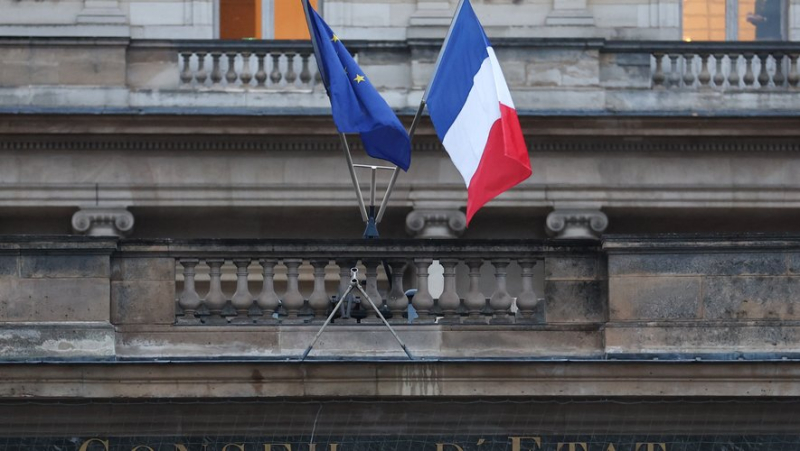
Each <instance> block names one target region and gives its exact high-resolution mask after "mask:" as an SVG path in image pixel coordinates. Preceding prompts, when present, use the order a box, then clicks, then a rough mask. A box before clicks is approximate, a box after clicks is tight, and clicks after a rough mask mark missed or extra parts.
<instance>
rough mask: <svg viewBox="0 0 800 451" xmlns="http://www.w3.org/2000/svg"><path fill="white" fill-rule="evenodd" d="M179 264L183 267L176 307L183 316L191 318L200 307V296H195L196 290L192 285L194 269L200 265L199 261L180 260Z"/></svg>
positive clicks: (194, 259)
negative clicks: (177, 306) (181, 310)
mask: <svg viewBox="0 0 800 451" xmlns="http://www.w3.org/2000/svg"><path fill="white" fill-rule="evenodd" d="M180 262H181V266H183V292H182V293H181V296H180V297H179V298H178V305H180V306H181V309H183V313H184V315H186V316H192V315H194V314H195V312H196V311H197V309H198V308H199V307H200V295H199V294H197V288H196V287H195V285H194V275H195V269H194V268H195V266H197V264H198V263H200V260H198V259H196V258H182V259H180Z"/></svg>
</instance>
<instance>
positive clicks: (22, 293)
mask: <svg viewBox="0 0 800 451" xmlns="http://www.w3.org/2000/svg"><path fill="white" fill-rule="evenodd" d="M434 259H436V260H437V261H438V262H439V264H440V265H441V266H442V267H443V268H444V271H443V274H442V279H443V281H442V284H441V286H440V287H439V289H436V287H435V284H433V283H432V278H433V275H432V274H430V273H429V270H428V268H429V267H430V265H431V262H432V261H433V260H434ZM384 261H385V262H386V264H387V266H388V267H389V268H390V271H391V274H392V277H391V280H392V286H391V287H389V286H388V281H387V280H385V278H384V277H383V275H382V271H381V270H380V269H379V268H382V267H383V264H382V263H383V262H384ZM357 262H361V264H360V265H359V266H361V267H362V268H364V273H365V274H366V277H364V278H359V279H360V280H363V281H364V282H365V284H364V290H365V291H366V292H367V293H368V294H369V296H370V298H374V300H375V302H376V303H378V304H379V305H380V306H381V311H382V313H384V314H385V315H386V316H388V317H389V321H391V322H393V323H394V328H395V329H396V330H397V333H398V335H399V336H400V337H401V338H402V339H403V340H404V342H405V343H406V344H407V346H408V349H409V350H410V351H411V352H412V353H413V354H414V355H415V356H418V357H420V358H445V359H446V358H525V359H531V358H545V359H554V358H571V359H572V358H575V359H589V360H592V359H608V358H617V359H651V358H658V359H696V358H701V359H731V358H744V359H750V358H775V359H781V358H793V359H794V358H797V349H798V345H799V344H800V329H799V328H798V321H800V314H799V313H798V311H800V309H798V308H797V307H796V304H797V302H796V299H795V296H794V293H795V292H796V291H797V290H796V288H797V285H798V283H800V269H799V268H800V265H798V262H800V239H798V238H797V237H796V236H788V235H772V236H770V235H736V236H726V235H706V236H698V235H651V236H646V235H641V236H622V235H618V236H613V235H612V236H604V237H602V240H601V242H600V243H598V242H597V241H593V240H571V241H555V240H553V241H550V240H544V241H542V240H509V241H503V240H486V241H474V240H464V241H460V240H396V241H395V240H376V241H369V240H358V241H347V240H310V241H303V242H300V241H280V240H193V241H192V240H189V241H185V240H180V241H178V240H131V239H120V238H109V237H91V236H89V237H78V236H70V237H30V236H20V237H5V238H3V239H2V240H0V332H2V333H0V348H2V349H3V350H4V354H3V355H4V359H6V360H9V359H11V360H13V359H27V360H30V359H50V358H57V359H63V358H91V359H129V358H132V359H136V358H193V359H196V358H207V357H214V358H220V357H223V358H238V357H257V358H278V359H299V357H300V356H301V355H302V353H303V351H304V350H305V349H306V347H307V346H308V345H309V344H310V343H311V342H312V339H313V338H314V335H315V334H316V333H317V331H318V330H319V329H320V327H321V325H322V320H323V318H324V317H325V316H326V315H327V314H328V313H329V312H330V309H331V307H332V305H331V304H332V300H333V298H334V296H339V295H341V293H342V292H343V288H344V286H345V285H347V283H348V281H347V280H346V278H347V277H349V273H350V267H351V266H353V265H356V264H357ZM404 267H405V268H406V271H403V268H404ZM229 268H231V269H232V271H228V269H229ZM345 275H347V277H346V276H345ZM410 288H416V289H417V291H416V294H415V295H414V296H413V299H412V300H411V304H412V306H413V307H414V309H415V310H416V313H417V314H418V315H419V317H418V318H416V319H414V318H413V315H412V319H413V320H412V321H411V322H409V321H408V319H407V318H405V317H404V313H406V312H407V309H408V300H407V297H406V295H405V293H404V290H407V289H410ZM357 301H358V299H353V302H352V304H354V305H358V302H357ZM356 312H357V313H356ZM342 313H343V312H339V315H338V317H337V318H336V319H335V321H334V323H333V324H332V325H331V326H330V327H328V328H327V329H326V330H325V333H324V334H323V336H322V340H320V342H319V343H318V345H319V346H318V348H315V350H314V353H312V354H311V357H324V358H361V357H363V358H382V357H391V358H395V357H403V358H405V355H404V354H403V352H402V350H401V349H400V348H399V346H397V343H395V342H394V341H393V340H392V337H391V335H390V334H389V331H388V329H387V328H386V327H385V326H384V325H382V324H381V323H380V322H379V321H378V319H377V318H376V316H375V315H373V314H372V313H371V312H370V311H369V310H366V311H360V309H358V308H356V309H353V310H351V311H350V314H349V315H348V314H346V313H347V312H344V313H345V314H342ZM348 316H349V317H348Z"/></svg>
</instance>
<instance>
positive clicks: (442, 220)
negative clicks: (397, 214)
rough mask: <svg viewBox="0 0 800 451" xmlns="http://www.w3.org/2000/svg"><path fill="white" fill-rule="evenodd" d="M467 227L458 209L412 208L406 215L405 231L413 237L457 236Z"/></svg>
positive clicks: (464, 218) (465, 218)
mask: <svg viewBox="0 0 800 451" xmlns="http://www.w3.org/2000/svg"><path fill="white" fill-rule="evenodd" d="M466 229H467V216H466V215H465V214H464V213H462V212H461V211H459V210H414V211H412V212H411V213H409V214H408V216H406V231H407V232H408V234H409V235H411V236H413V237H415V238H458V237H459V236H461V234H463V233H464V230H466Z"/></svg>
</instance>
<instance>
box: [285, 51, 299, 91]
mask: <svg viewBox="0 0 800 451" xmlns="http://www.w3.org/2000/svg"><path fill="white" fill-rule="evenodd" d="M294 55H295V53H294V52H286V77H285V78H286V84H287V85H289V86H292V85H294V82H295V80H297V73H295V71H294Z"/></svg>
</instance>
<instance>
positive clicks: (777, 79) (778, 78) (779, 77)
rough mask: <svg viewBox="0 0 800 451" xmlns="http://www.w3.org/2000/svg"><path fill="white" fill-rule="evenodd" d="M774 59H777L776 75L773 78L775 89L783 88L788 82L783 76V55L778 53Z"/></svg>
mask: <svg viewBox="0 0 800 451" xmlns="http://www.w3.org/2000/svg"><path fill="white" fill-rule="evenodd" d="M772 57H773V58H774V59H775V75H773V76H772V82H773V83H774V84H775V87H776V88H777V87H783V83H784V82H785V81H786V76H784V75H783V53H780V52H776V53H775V54H774V55H772Z"/></svg>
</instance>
